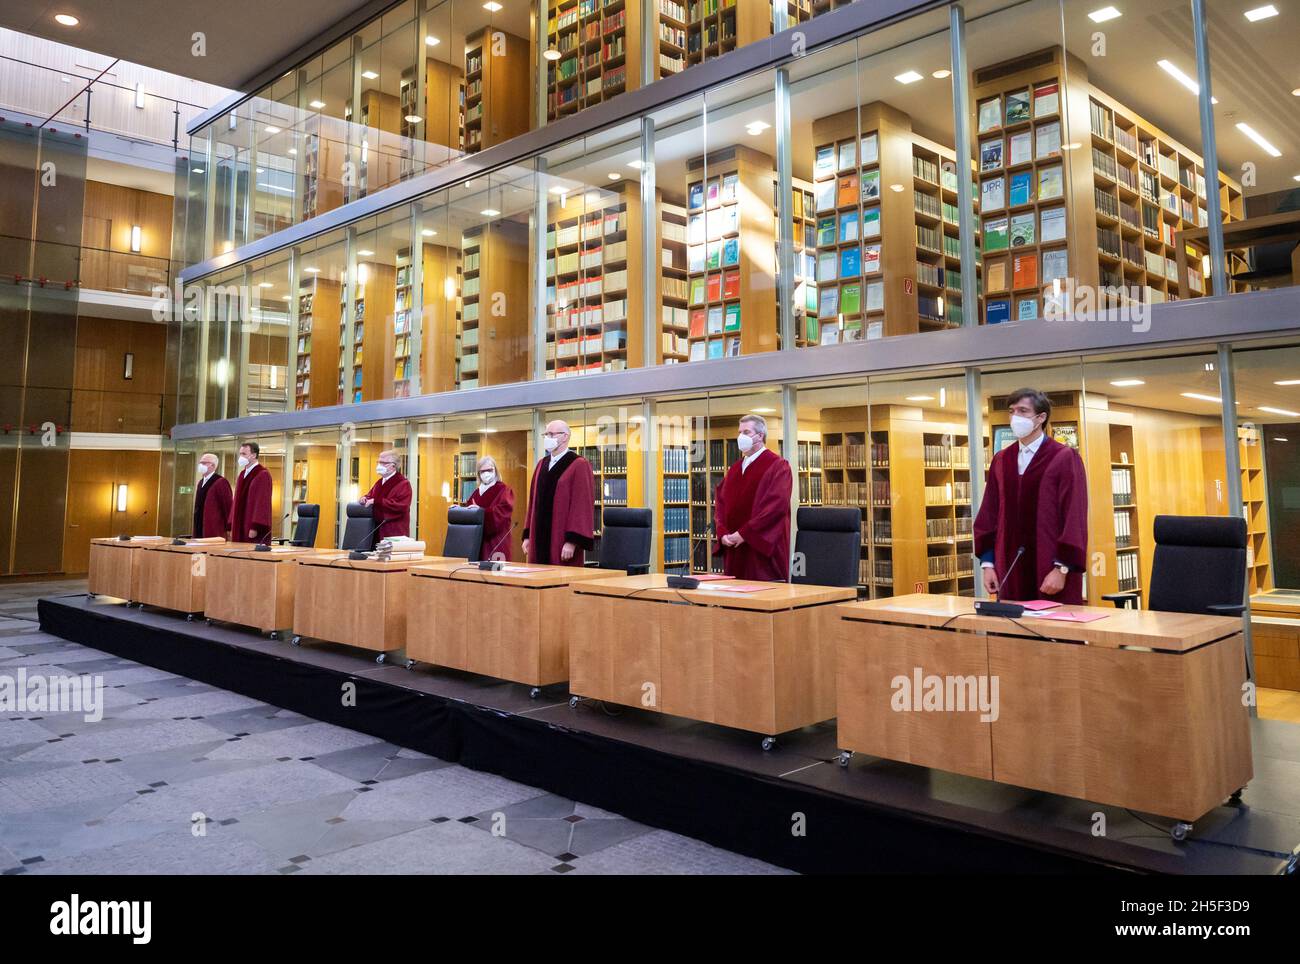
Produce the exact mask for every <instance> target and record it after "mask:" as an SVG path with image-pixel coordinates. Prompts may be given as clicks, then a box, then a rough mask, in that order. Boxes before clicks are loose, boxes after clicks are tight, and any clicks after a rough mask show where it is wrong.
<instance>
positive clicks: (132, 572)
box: [86, 536, 167, 603]
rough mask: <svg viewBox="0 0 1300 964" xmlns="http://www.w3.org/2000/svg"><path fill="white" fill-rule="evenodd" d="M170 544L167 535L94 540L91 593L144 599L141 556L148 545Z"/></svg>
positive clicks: (88, 582)
mask: <svg viewBox="0 0 1300 964" xmlns="http://www.w3.org/2000/svg"><path fill="white" fill-rule="evenodd" d="M166 541H167V537H166V536H135V537H133V538H131V539H116V538H113V539H91V540H90V572H89V573H88V575H87V579H86V589H87V591H88V592H90V593H91V594H93V595H96V596H112V597H113V598H115V599H125V600H126V601H127V603H132V602H135V601H136V600H137V599H139V598H140V553H141V552H142V551H143V549H144V547H145V546H149V545H161V544H162V543H164V542H166Z"/></svg>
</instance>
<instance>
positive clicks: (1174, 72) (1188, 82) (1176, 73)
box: [1156, 60, 1219, 104]
mask: <svg viewBox="0 0 1300 964" xmlns="http://www.w3.org/2000/svg"><path fill="white" fill-rule="evenodd" d="M1156 66H1157V67H1159V68H1160V69H1161V70H1163V71H1164V72H1165V73H1166V74H1168V75H1169V76H1170V77H1172V78H1173V79H1174V80H1176V81H1178V82H1179V83H1180V84H1182V85H1183V86H1184V87H1186V88H1187V89H1188V90H1189V91H1191V92H1192V93H1193V94H1195V95H1196V96H1197V97H1200V96H1201V85H1200V84H1198V83H1197V82H1196V81H1194V80H1192V78H1190V77H1188V76H1187V75H1186V74H1185V73H1183V72H1182V71H1181V70H1179V69H1178V68H1177V67H1175V66H1174V65H1173V63H1172V62H1170V61H1168V60H1157V61H1156ZM1210 102H1211V103H1213V104H1217V103H1218V102H1219V98H1217V97H1211V98H1210Z"/></svg>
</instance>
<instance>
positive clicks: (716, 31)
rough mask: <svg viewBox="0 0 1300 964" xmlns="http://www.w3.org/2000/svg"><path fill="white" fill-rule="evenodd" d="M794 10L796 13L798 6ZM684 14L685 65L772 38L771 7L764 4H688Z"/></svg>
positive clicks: (704, 0)
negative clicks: (685, 21) (685, 20)
mask: <svg viewBox="0 0 1300 964" xmlns="http://www.w3.org/2000/svg"><path fill="white" fill-rule="evenodd" d="M778 2H779V0H778ZM793 6H794V8H795V10H796V11H798V10H799V5H798V4H794V5H793ZM686 14H687V25H686V62H687V64H688V65H689V64H698V63H703V62H704V61H705V60H712V59H713V58H715V57H721V56H722V55H723V54H726V53H730V52H731V51H733V50H735V49H736V48H737V47H743V46H745V45H746V44H749V43H753V42H754V41H756V40H762V39H763V38H764V37H770V36H771V35H772V4H771V3H770V2H763V0H744V2H740V0H688V2H687V4H686ZM799 19H806V18H805V17H802V16H801V17H800V18H799Z"/></svg>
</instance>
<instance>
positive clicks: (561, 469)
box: [523, 420, 596, 566]
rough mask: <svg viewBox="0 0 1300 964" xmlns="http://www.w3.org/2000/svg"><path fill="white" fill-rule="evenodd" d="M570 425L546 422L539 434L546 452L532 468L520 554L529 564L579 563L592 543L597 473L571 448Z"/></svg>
mask: <svg viewBox="0 0 1300 964" xmlns="http://www.w3.org/2000/svg"><path fill="white" fill-rule="evenodd" d="M570 437H571V435H570V432H569V426H568V425H567V424H566V423H565V422H562V421H558V420H557V421H554V422H550V423H548V424H547V426H546V433H545V434H544V435H543V437H542V442H543V446H544V447H545V449H546V452H547V454H546V455H543V456H542V458H541V460H540V461H539V462H538V463H537V466H536V467H535V468H534V469H533V479H532V482H531V483H530V484H529V486H528V514H527V518H526V519H525V521H524V533H523V535H524V556H525V558H526V559H527V560H528V561H529V562H531V563H538V564H541V565H550V566H557V565H558V566H581V565H582V564H583V561H584V552H589V551H591V550H592V549H594V548H595V546H596V534H595V527H594V526H593V525H592V523H593V521H594V514H595V507H596V497H595V493H596V476H595V473H594V472H592V470H591V463H590V462H588V461H587V460H586V459H584V458H583V457H582V456H581V455H579V454H578V453H577V452H575V451H573V450H572V449H570V448H569V439H570Z"/></svg>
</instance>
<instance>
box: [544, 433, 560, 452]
mask: <svg viewBox="0 0 1300 964" xmlns="http://www.w3.org/2000/svg"><path fill="white" fill-rule="evenodd" d="M559 447H560V440H559V439H558V438H556V437H555V436H554V435H547V436H545V437H544V438H543V439H542V448H544V449H546V451H548V452H554V451H555V450H556V449H558V448H559Z"/></svg>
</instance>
